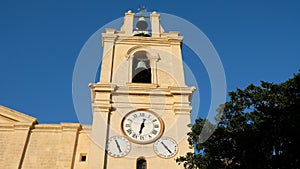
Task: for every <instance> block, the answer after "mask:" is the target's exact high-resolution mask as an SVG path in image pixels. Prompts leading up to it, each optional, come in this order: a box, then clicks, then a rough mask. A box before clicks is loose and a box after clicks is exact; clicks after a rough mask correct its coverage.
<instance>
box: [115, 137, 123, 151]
mask: <svg viewBox="0 0 300 169" xmlns="http://www.w3.org/2000/svg"><path fill="white" fill-rule="evenodd" d="M115 142H116V145H117V148H118V150H119V152H120V153H122V150H121V147H120V145H119V143H118V141H117V140H115Z"/></svg>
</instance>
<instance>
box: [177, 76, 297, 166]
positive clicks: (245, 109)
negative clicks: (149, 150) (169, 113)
mask: <svg viewBox="0 0 300 169" xmlns="http://www.w3.org/2000/svg"><path fill="white" fill-rule="evenodd" d="M229 96H230V101H228V102H226V103H225V104H224V105H222V107H223V108H220V109H218V112H219V115H218V118H219V119H220V123H219V124H218V125H217V128H216V130H215V131H214V133H213V134H212V135H211V136H210V137H209V138H208V140H206V141H205V142H202V141H201V138H200V134H201V132H207V131H209V130H211V129H214V128H215V126H214V125H213V124H211V123H208V124H209V125H206V126H205V125H204V124H205V122H206V121H207V120H205V119H198V120H196V123H195V124H194V125H193V126H192V128H191V132H189V133H188V136H189V138H188V141H189V144H190V145H191V147H194V148H195V152H197V153H188V154H186V155H185V156H182V157H179V158H177V159H176V161H177V162H178V163H179V164H180V165H184V167H185V168H186V169H196V168H199V169H219V168H220V169H224V168H226V169H296V168H299V166H300V150H299V147H300V146H298V144H299V143H300V139H299V136H297V134H299V129H300V125H299V124H300V74H299V73H298V74H295V75H294V77H293V78H292V79H289V80H287V81H286V82H283V83H280V84H273V83H268V82H261V85H260V86H255V85H253V84H250V85H249V86H247V87H246V89H244V90H241V89H237V90H236V91H234V92H230V93H229Z"/></svg>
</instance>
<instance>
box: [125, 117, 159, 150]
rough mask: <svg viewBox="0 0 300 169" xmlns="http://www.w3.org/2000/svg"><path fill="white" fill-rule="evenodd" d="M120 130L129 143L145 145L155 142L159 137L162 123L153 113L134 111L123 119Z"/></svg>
mask: <svg viewBox="0 0 300 169" xmlns="http://www.w3.org/2000/svg"><path fill="white" fill-rule="evenodd" d="M122 129H123V132H124V133H125V135H126V136H127V137H128V138H129V139H130V140H131V141H133V142H136V143H140V144H146V143H151V142H153V141H155V140H156V139H158V138H159V137H160V136H161V134H162V132H163V123H162V120H161V119H160V118H159V117H158V116H156V115H155V114H154V113H151V112H148V111H134V112H131V113H128V114H127V115H126V116H125V117H124V119H123V121H122Z"/></svg>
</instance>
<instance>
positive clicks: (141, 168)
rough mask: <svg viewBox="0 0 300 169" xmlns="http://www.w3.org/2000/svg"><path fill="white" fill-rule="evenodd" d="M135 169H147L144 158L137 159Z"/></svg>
mask: <svg viewBox="0 0 300 169" xmlns="http://www.w3.org/2000/svg"><path fill="white" fill-rule="evenodd" d="M136 169H147V161H146V160H145V159H144V158H139V159H138V160H137V161H136Z"/></svg>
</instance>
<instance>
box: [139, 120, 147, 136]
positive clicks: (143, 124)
mask: <svg viewBox="0 0 300 169" xmlns="http://www.w3.org/2000/svg"><path fill="white" fill-rule="evenodd" d="M145 121H146V119H143V122H142V124H141V127H140V132H139V134H140V135H141V134H142V130H143V128H144V127H145Z"/></svg>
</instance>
